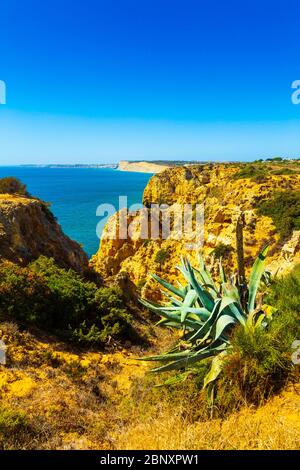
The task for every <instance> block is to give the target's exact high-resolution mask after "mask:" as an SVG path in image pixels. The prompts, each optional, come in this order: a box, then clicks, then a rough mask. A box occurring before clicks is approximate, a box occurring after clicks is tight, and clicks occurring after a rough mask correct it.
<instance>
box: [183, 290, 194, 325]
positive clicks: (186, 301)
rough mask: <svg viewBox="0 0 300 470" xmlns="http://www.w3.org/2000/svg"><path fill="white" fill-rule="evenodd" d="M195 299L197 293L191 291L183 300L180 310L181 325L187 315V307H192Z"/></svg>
mask: <svg viewBox="0 0 300 470" xmlns="http://www.w3.org/2000/svg"><path fill="white" fill-rule="evenodd" d="M196 299H197V292H196V291H194V290H193V289H191V290H189V291H188V293H187V294H186V297H185V299H184V302H183V304H182V308H181V323H183V322H184V320H185V319H186V316H187V314H188V309H187V307H192V306H193V305H194V303H195V300H196Z"/></svg>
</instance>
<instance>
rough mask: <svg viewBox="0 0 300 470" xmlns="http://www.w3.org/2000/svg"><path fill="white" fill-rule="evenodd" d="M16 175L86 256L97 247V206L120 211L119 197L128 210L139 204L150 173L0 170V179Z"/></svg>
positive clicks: (2, 168)
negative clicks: (49, 205) (47, 203)
mask: <svg viewBox="0 0 300 470" xmlns="http://www.w3.org/2000/svg"><path fill="white" fill-rule="evenodd" d="M5 176H15V177H17V178H19V179H20V180H21V181H22V182H23V183H25V184H26V185H27V190H28V191H29V193H30V194H32V195H33V196H36V197H38V198H40V199H43V200H44V201H47V202H50V203H51V210H52V212H53V213H54V215H55V216H56V217H57V220H58V222H59V224H60V225H61V227H62V229H63V231H64V232H65V233H66V234H67V235H68V236H69V237H70V238H72V239H73V240H76V241H77V242H78V243H80V244H81V245H82V246H83V249H84V250H85V252H86V253H87V254H88V256H91V255H93V254H94V253H96V251H97V250H98V248H99V238H98V236H97V234H96V227H97V224H98V223H99V221H100V220H101V217H99V216H96V209H97V207H98V206H99V205H100V204H112V205H113V206H114V207H115V208H116V210H118V208H119V196H127V198H128V207H129V206H131V205H132V204H137V203H141V202H142V195H143V191H144V188H145V186H146V184H147V182H148V181H149V179H150V177H151V174H146V173H132V172H125V171H124V172H123V171H118V170H113V169H108V168H105V169H104V168H103V169H102V168H43V167H41V168H37V167H0V178H3V177H5Z"/></svg>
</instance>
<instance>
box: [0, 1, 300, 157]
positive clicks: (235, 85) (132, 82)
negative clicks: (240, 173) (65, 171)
mask: <svg viewBox="0 0 300 470" xmlns="http://www.w3.org/2000/svg"><path fill="white" fill-rule="evenodd" d="M299 13H300V4H299V1H298V0H297V1H296V0H294V1H288V0H287V1H274V0H272V1H265V0H260V1H258V0H252V1H247V0H246V1H245V0H244V1H241V0H239V1H237V0H233V1H231V0H227V1H224V0H223V1H220V0H219V1H218V0H216V1H214V2H213V1H208V0H206V1H202V0H84V1H83V0H82V1H78V0H72V1H71V0H51V1H50V0H43V1H41V0H27V1H26V0H2V1H1V6H0V18H1V27H0V80H4V81H5V82H6V85H7V104H6V105H5V106H3V105H1V106H0V164H12V163H46V162H60V163H65V162H66V163H72V162H86V163H90V162H91V163H92V162H109V161H111V162H112V161H118V160H119V159H143V158H147V159H161V158H162V159H168V158H169V159H172V158H174V159H217V160H227V159H252V158H259V157H269V156H274V155H286V156H300V106H295V105H292V103H291V83H292V82H293V81H294V80H297V79H300V58H299V56H300V54H299V44H300V15H299Z"/></svg>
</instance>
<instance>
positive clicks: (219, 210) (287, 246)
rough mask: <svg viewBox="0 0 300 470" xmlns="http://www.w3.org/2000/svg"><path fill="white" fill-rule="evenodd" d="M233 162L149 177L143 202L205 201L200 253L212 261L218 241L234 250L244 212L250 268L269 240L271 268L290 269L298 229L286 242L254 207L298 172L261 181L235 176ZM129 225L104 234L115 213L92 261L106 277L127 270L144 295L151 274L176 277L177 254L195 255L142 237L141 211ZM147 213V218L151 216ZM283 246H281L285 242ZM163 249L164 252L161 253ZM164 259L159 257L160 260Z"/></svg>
mask: <svg viewBox="0 0 300 470" xmlns="http://www.w3.org/2000/svg"><path fill="white" fill-rule="evenodd" d="M237 171H239V170H238V167H237V166H236V165H221V164H220V165H203V166H199V165H198V166H196V165H195V166H188V167H187V166H183V167H173V168H169V169H167V170H165V171H164V172H163V173H160V174H158V175H154V176H152V178H151V179H150V181H149V183H148V185H147V187H146V188H145V191H144V197H143V203H144V205H145V206H146V208H147V209H146V210H148V211H149V210H150V207H151V205H152V204H159V205H161V204H167V205H168V209H167V211H170V212H171V211H172V210H173V209H174V208H175V205H176V204H181V205H183V204H193V205H195V204H203V205H204V244H203V248H202V253H203V255H204V257H205V258H206V259H207V261H208V262H212V263H213V256H212V253H213V250H214V249H215V248H216V247H218V246H220V245H222V244H223V245H227V246H229V247H232V248H235V238H236V234H235V226H236V221H237V218H238V216H239V215H240V213H241V211H243V212H244V214H245V222H246V225H245V229H244V242H245V243H244V244H245V262H246V268H247V269H248V270H249V268H250V266H251V264H252V262H253V259H254V258H255V256H256V255H257V253H258V251H259V250H260V249H261V248H262V247H263V246H264V245H265V244H267V243H269V244H271V250H270V254H269V256H268V265H269V266H270V268H271V269H272V271H273V272H275V271H277V270H278V269H279V272H280V271H282V272H283V271H284V270H287V269H290V268H291V267H292V266H293V264H294V263H295V262H300V242H299V232H294V233H293V234H292V236H291V237H290V240H285V243H284V244H283V242H282V241H281V240H280V237H279V234H278V233H276V229H275V227H274V225H273V221H272V219H271V218H269V217H263V216H260V215H259V214H258V212H257V205H258V203H259V202H260V201H261V200H265V199H270V198H271V197H272V195H273V194H274V192H276V191H282V190H285V189H296V188H298V189H299V188H300V175H299V174H292V175H283V174H282V175H276V174H270V175H269V176H267V177H266V178H264V179H263V181H262V182H260V183H258V182H254V181H251V179H249V178H247V179H235V178H234V175H235V173H237ZM126 216H127V221H128V225H129V226H130V227H131V232H130V236H129V237H128V238H127V239H120V238H119V237H118V236H116V237H115V238H114V239H113V238H109V237H106V235H107V234H108V232H109V231H111V230H112V229H113V227H116V226H117V225H118V217H119V215H118V214H115V215H114V216H113V217H112V218H111V219H110V220H109V222H108V225H107V227H106V229H105V230H104V234H103V238H102V241H101V245H100V249H99V251H98V253H97V254H96V255H95V256H94V257H93V259H92V265H93V266H94V268H95V269H96V270H97V271H98V272H100V273H101V274H102V275H103V276H104V277H106V278H107V277H110V276H113V275H116V274H117V273H118V272H120V271H126V272H127V273H128V274H129V276H130V278H131V280H132V281H133V282H134V283H136V284H138V285H140V286H143V289H144V293H145V295H147V289H151V285H152V284H151V283H152V280H151V278H150V275H149V274H150V273H151V272H152V273H153V272H154V273H158V274H159V275H161V276H163V277H167V278H169V279H171V280H174V279H175V278H176V279H178V271H177V270H176V268H175V267H176V265H177V264H178V263H179V260H180V256H181V255H185V254H187V255H188V256H189V257H190V258H191V259H192V260H193V259H194V260H195V259H196V256H197V251H198V250H195V249H193V246H192V247H191V245H190V244H189V243H187V240H186V239H184V238H183V239H179V240H175V239H162V237H158V238H156V239H153V238H151V237H150V238H149V239H143V238H141V236H140V235H141V226H140V225H141V224H140V223H139V222H140V221H139V218H140V217H141V216H140V215H135V214H132V213H128V214H127V215H126ZM149 217H150V216H149ZM283 245H284V246H283ZM161 253H163V256H161ZM161 259H163V261H161ZM226 263H227V264H228V265H229V266H230V268H231V269H236V264H235V256H234V255H233V253H231V254H229V255H228V257H227V258H226V259H225V264H226Z"/></svg>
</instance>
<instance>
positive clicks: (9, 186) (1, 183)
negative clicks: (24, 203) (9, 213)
mask: <svg viewBox="0 0 300 470" xmlns="http://www.w3.org/2000/svg"><path fill="white" fill-rule="evenodd" d="M0 193H1V194H20V195H22V196H28V193H27V191H26V185H25V184H23V183H21V181H20V180H18V178H14V177H13V176H8V177H6V178H0Z"/></svg>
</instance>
